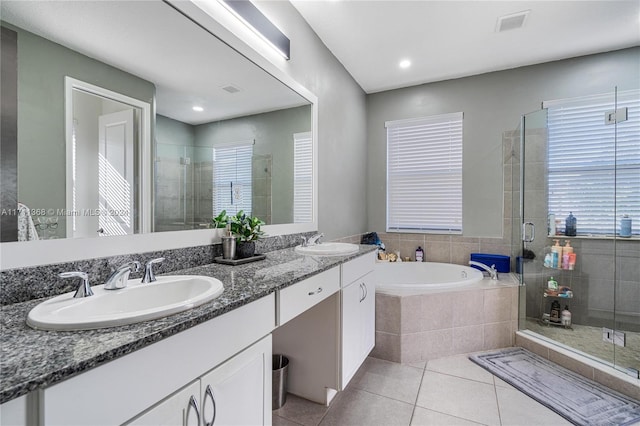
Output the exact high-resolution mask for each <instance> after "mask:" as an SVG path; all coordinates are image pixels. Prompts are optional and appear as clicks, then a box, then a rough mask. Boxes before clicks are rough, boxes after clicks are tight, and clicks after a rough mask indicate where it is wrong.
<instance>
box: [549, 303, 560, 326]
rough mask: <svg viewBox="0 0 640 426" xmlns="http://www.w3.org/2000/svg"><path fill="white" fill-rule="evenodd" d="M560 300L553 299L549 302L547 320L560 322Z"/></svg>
mask: <svg viewBox="0 0 640 426" xmlns="http://www.w3.org/2000/svg"><path fill="white" fill-rule="evenodd" d="M560 309H562V308H561V307H560V302H558V301H557V300H554V301H553V303H552V304H551V312H550V313H549V316H550V318H549V321H551V322H555V323H559V322H560Z"/></svg>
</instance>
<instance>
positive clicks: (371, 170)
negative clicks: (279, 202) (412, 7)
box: [366, 48, 640, 237]
mask: <svg viewBox="0 0 640 426" xmlns="http://www.w3.org/2000/svg"><path fill="white" fill-rule="evenodd" d="M639 81H640V48H632V49H625V50H620V51H615V52H610V53H604V54H599V55H591V56H585V57H580V58H574V59H568V60H563V61H557V62H551V63H546V64H540V65H533V66H527V67H522V68H516V69H512V70H507V71H500V72H493V73H488V74H482V75H478V76H473V77H467V78H461V79H456V80H449V81H443V82H437V83H429V84H424V85H420V86H414V87H409V88H405V89H398V90H391V91H387V92H380V93H376V94H372V95H369V96H367V125H366V126H367V138H368V157H367V164H368V179H367V219H368V220H367V223H368V228H369V229H371V230H376V231H384V229H385V220H386V219H385V215H386V209H385V203H386V132H385V128H384V122H385V121H388V120H397V119H403V118H412V117H421V116H428V115H436V114H444V113H450V112H456V111H463V112H464V142H463V144H464V145H463V150H464V152H463V163H464V165H463V233H464V236H469V237H500V236H501V235H502V229H503V201H502V198H503V187H502V185H503V180H502V173H503V167H502V132H503V131H505V130H511V129H515V128H516V126H517V125H518V123H519V120H520V116H521V115H522V114H525V113H527V112H531V111H535V110H538V109H540V106H541V102H542V101H544V100H551V99H560V98H569V97H574V96H584V95H589V94H596V93H604V92H608V91H612V90H613V88H614V86H616V85H617V86H618V89H620V90H628V89H633V88H637V87H638V82H639Z"/></svg>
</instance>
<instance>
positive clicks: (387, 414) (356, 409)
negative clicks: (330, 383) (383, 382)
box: [320, 389, 413, 426]
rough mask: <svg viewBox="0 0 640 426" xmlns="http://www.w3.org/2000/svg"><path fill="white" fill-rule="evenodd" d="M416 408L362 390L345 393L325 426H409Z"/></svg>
mask: <svg viewBox="0 0 640 426" xmlns="http://www.w3.org/2000/svg"><path fill="white" fill-rule="evenodd" d="M412 412H413V404H407V403H404V402H400V401H396V400H394V399H390V398H385V397H382V396H379V395H374V394H372V393H369V392H365V391H361V390H358V389H347V390H345V391H343V392H341V393H340V394H339V395H338V397H336V401H335V402H334V403H333V404H331V409H330V410H329V413H327V415H326V416H325V417H324V419H322V423H320V425H321V426H396V425H397V426H408V425H409V422H410V420H411V413H412Z"/></svg>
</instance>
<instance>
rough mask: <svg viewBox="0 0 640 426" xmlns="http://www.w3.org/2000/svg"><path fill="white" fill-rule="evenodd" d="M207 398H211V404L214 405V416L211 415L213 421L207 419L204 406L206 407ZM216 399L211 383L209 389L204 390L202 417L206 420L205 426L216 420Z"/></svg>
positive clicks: (209, 425) (210, 425)
mask: <svg viewBox="0 0 640 426" xmlns="http://www.w3.org/2000/svg"><path fill="white" fill-rule="evenodd" d="M207 398H211V405H212V407H213V416H212V417H211V421H210V422H207V419H205V416H204V408H205V405H204V404H205V403H206V402H207ZM216 414H217V413H216V399H215V398H214V397H213V390H212V389H211V385H207V390H206V391H205V392H204V401H203V402H202V419H203V420H204V425H205V426H212V425H213V423H214V422H215V421H216Z"/></svg>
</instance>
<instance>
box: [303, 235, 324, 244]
mask: <svg viewBox="0 0 640 426" xmlns="http://www.w3.org/2000/svg"><path fill="white" fill-rule="evenodd" d="M322 237H324V234H323V233H319V234H316V235H314V236H313V237H309V239H308V240H307V246H314V245H316V244H318V241H320V238H322Z"/></svg>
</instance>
